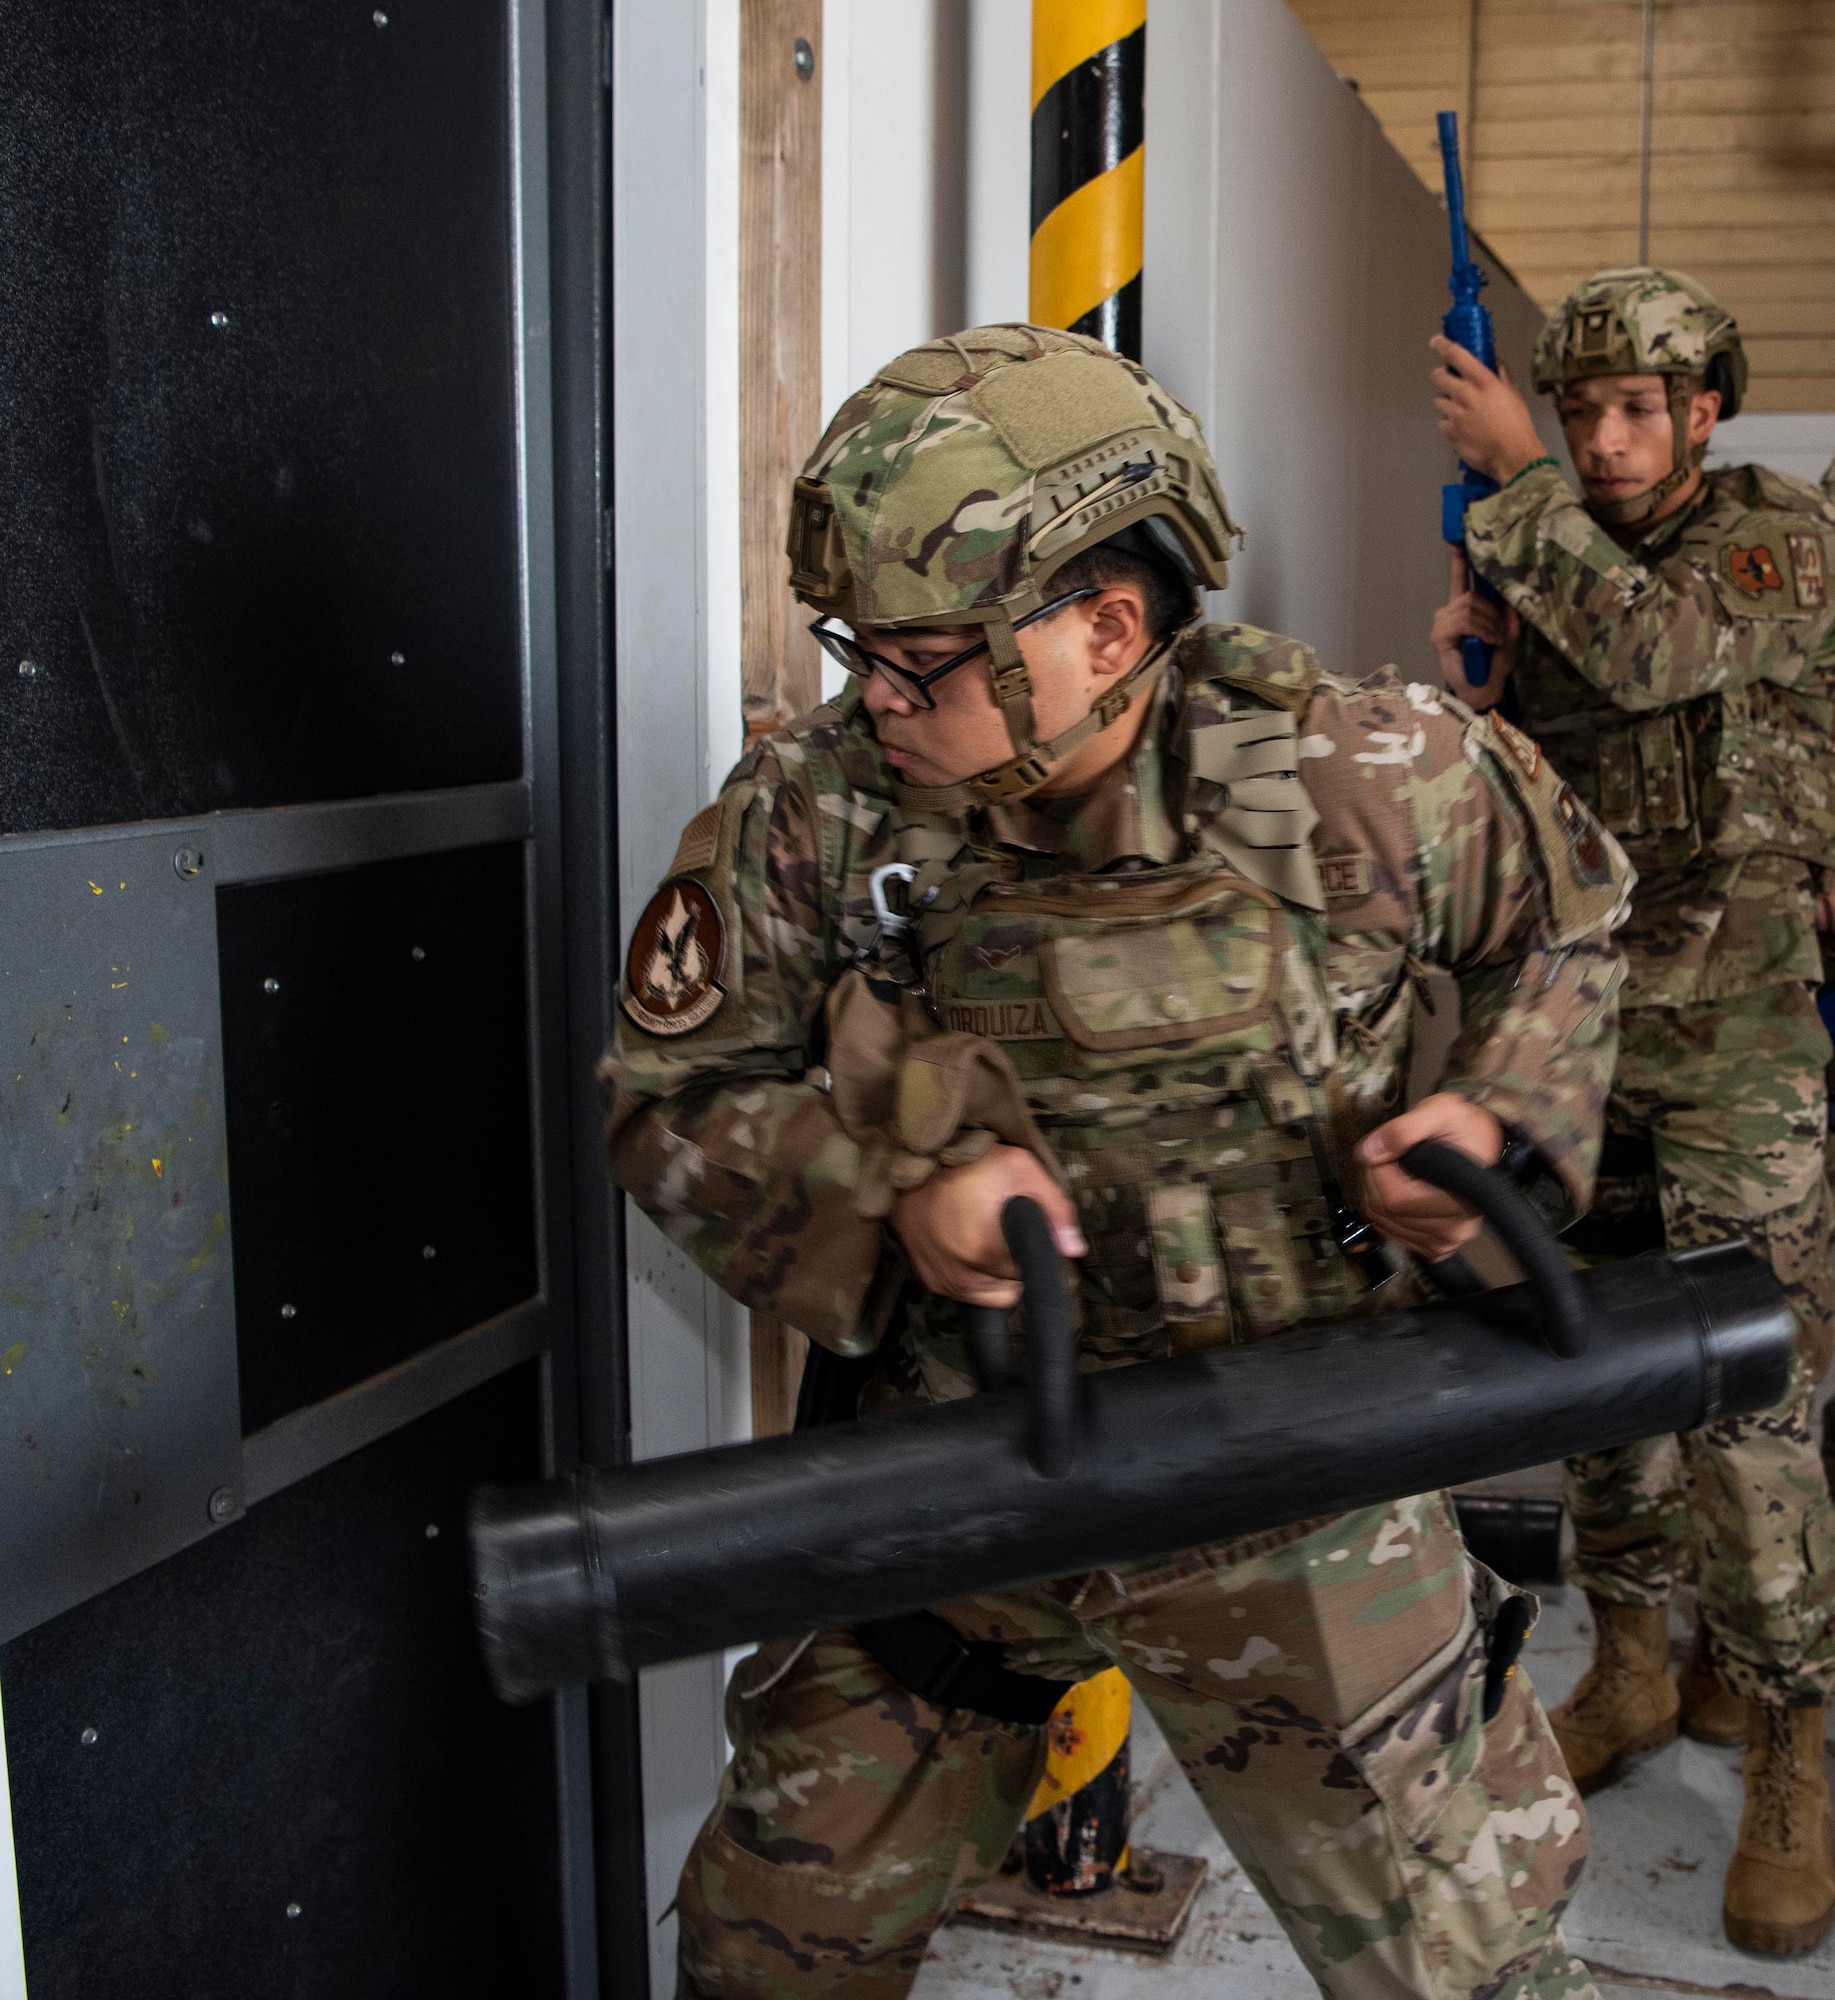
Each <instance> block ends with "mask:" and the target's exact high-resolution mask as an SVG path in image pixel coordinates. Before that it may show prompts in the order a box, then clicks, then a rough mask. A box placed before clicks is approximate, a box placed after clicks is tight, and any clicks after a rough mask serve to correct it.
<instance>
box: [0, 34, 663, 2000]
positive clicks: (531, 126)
mask: <svg viewBox="0 0 1835 2000" xmlns="http://www.w3.org/2000/svg"><path fill="white" fill-rule="evenodd" d="M600 36H601V22H600V18H599V10H598V8H597V7H596V6H594V5H584V6H583V5H580V4H577V0H546V4H544V0H385V4H384V5H383V6H379V7H374V8H372V7H369V6H357V5H347V4H328V0H263V4H262V5H260V6H258V7H249V6H247V5H245V4H239V0H162V4H161V5H159V6H156V7H146V6H136V5H132V4H128V0H62V4H60V5H58V6H56V7H46V6H43V5H40V4H37V0H0V325H4V327H5V329H6V332H5V336H4V338H3V339H0V1054H4V1055H5V1056H6V1058H7V1059H8V1060H7V1064H6V1070H5V1072H4V1074H3V1075H0V1083H3V1084H4V1086H5V1089H6V1093H7V1095H6V1110H5V1121H4V1128H3V1134H0V1136H3V1138H4V1147H5V1152H4V1166H3V1169H0V1521H3V1522H4V1524H5V1525H4V1532H0V1641H3V1642H4V1643H3V1644H0V1693H3V1697H4V1704H5V1720H6V1749H7V1763H8V1770H9V1777H10V1787H11V1798H12V1811H13V1821H14V1836H15V1843H16V1849H17V1856H18V1869H19V1885H20V1902H21V1912H22V1922H23V1929H24V1937H25V1949H26V1972H27V1979H28V1984H29V1988H30V1991H31V1994H32V1996H33V2000H61V1996H65V1995H69V1996H78V1995H81V1996H82V2000H111V1996H116V1995H119V1996H120V1997H121V2000H163V1996H165V1995H172V1996H174V1997H175V2000H177V1996H181V1995H182V1996H184V2000H216V1996H222V2000H262V1996H266V1995H270V1994H272V1995H276V1996H279V1995H285V1996H289V2000H292V1996H317V1995H321V1994H323V1995H326V1996H330V1995H333V1994H335V1995H338V1996H340V2000H364V1997H365V1996H371V1995H374V1996H376V2000H384V1996H389V2000H394V1996H400V1995H406V1994H412V1993H419V1992H429V1993H432V1992H438V1993H440V1994H442V1995H454V1996H459V1995H468V1994H476V1995H479V1996H484V1995H492V1996H496V1995H501V1994H505V1993H511V1992H514V1993H516V1994H518V1995H529V1996H543V1995H549V1994H554V1995H561V1994H567V1995H569V1996H581V1995H585V1994H588V1993H591V1992H595V1991H598V1990H600V1987H601V1968H602V1969H603V1983H604V1987H605V1990H610V1988H611V1986H612V1984H613V1983H614V1976H615V1975H617V1977H616V1983H617V1985H618V1989H619V1990H620V1992H621V1993H628V1992H630V1991H632V1990H633V1983H634V1981H633V1974H634V1972H635V1968H636V1967H638V1966H640V1965H641V1952H640V1951H635V1952H634V1951H633V1950H632V1949H631V1939H632V1938H633V1936H634V1934H635V1932H636V1929H637V1926H638V1923H639V1922H640V1919H637V1918H636V1917H635V1916H634V1914H633V1913H634V1909H635V1899H636V1898H637V1897H638V1895H639V1890H638V1886H637V1885H638V1882H639V1881H640V1879H641V1871H640V1870H635V1871H634V1869H633V1865H632V1864H633V1860H634V1857H635V1855H636V1852H637V1842H638V1840H639V1838H640V1836H639V1834H638V1833H637V1827H638V1825H639V1823H640V1815H639V1812H638V1809H637V1802H636V1791H635V1777H634V1768H635V1767H634V1757H633V1755H632V1752H631V1718H630V1714H629V1712H628V1706H627V1705H626V1704H624V1703H621V1702H620V1701H618V1700H616V1699H615V1698H613V1697H610V1696H606V1697H602V1698H600V1699H599V1700H598V1702H597V1704H596V1706H595V1707H594V1708H593V1710H592V1711H591V1712H590V1713H589V1709H588V1705H587V1703H586V1702H585V1700H584V1699H583V1698H579V1697H574V1698H569V1699H566V1700H563V1701H562V1702H560V1703H558V1704H556V1705H555V1706H554V1708H553V1709H552V1710H550V1709H542V1710H532V1711H527V1712H519V1713H511V1712H509V1711H505V1710H503V1709H501V1708H499V1707H497V1706H496V1705H495V1704H493V1703H492V1702H491V1701H490V1699H489V1698H488V1695H487V1694H486V1692H485V1690H484V1688H483V1685H482V1683H481V1680H480V1677H479V1674H478V1671H477V1666H476V1662H475V1657H474V1652H473V1648H472V1644H471V1638H470V1620H469V1601H468V1593H467V1584H466V1577H465V1567H464V1552H463V1534H462V1528H463V1506H464V1496H465V1493H466V1491H467V1489H468V1488H469V1487H470V1486H471V1485H472V1484H474V1483H476V1482H478V1481H479V1480H483V1479H493V1480H494V1479H516V1478H523V1477H533V1476H536V1475H537V1474H539V1473H540V1472H542V1471H543V1470H545V1469H548V1468H550V1467H553V1466H555V1465H557V1464H560V1465H564V1464H566V1463H569V1462H571V1461H572V1460H573V1459H574V1458H575V1457H576V1456H577V1455H579V1453H580V1452H581V1450H582V1449H583V1448H584V1449H587V1450H590V1451H591V1452H592V1453H593V1454H594V1455H595V1456H597V1457H600V1458H602V1459H610V1458H613V1457H616V1456H618V1455H620V1453H621V1451H622V1437H623V1431H624V1417H623V1408H624V1404H623V1393H622V1363H621V1358H620V1349H621V1339H622V1333H621V1327H620V1325H619V1323H618V1313H617V1287H616V1286H615V1285H614V1283H613V1277H614V1272H615V1269H616V1261H617V1251H618V1245H617V1242H616V1239H615V1227H614V1221H615V1218H614V1211H613V1207H612V1204H611V1202H610V1200H609V1199H608V1197H607V1195H606V1193H605V1190H604V1187H603V1183H602V1180H601V1178H600V1176H599V1173H598V1169H597V1157H596V1154H597V1148H596V1137H595V1131H596V1116H595V1112H594V1106H593V1102H592V1092H591V1083H590V1067H591V1061H592V1057H593V1054H594V1053H595V1052H596V1048H597V1046H598V1044H599V1041H600V1040H601V1038H602V1034H603V1028H604V1016H605V1006H606V996H607V993H608V990H609V983H610V981H609V951H610V945H609V943H608V940H609V939H610V938H611V937H613V936H615V929H614V928H613V911H612V909H611V897H610V893H609V885H610V882H611V881H612V879H614V878H613V877H612V875H611V869H610V863H611V853H610V842H611V822H610V814H609V810H608V796H607V794H608V784H609V780H608V776H607V773H608V770H609V749H610V745H609V741H608V736H609V725H608V720H607V718H608V715H609V703H608V701H607V691H606V680H607V675H606V668H605V648H604V638H603V634H604V604H603V596H604V579H603V575H602V566H601V562H600V559H599V553H598V552H599V548H600V545H601V539H602V535H601V511H600V509H601V500H600V490H601V486H602V478H601V460H602V439H601V419H600V411H601V408H602V402H603V397H602V391H601V385H602V382H603V377H604V357H603V354H602V352H601V342H600V327H601V325H602V323H603V314H602V311H601V303H600V293H601V290H602V285H603V269H604V254H603V250H604V246H603V243H602V241H601V233H602V229H603V199H602V191H601V189H600V186H599V181H600V175H601V173H602V162H603V158H604V133H603V129H602V128H603V121H604V96H603V91H602V88H601V79H600V61H599V48H600ZM551 330H552V331H551ZM595 1786H596V1788H597V1793H598V1797H597V1812H598V1816H599V1819H600V1821H601V1826H602V1831H601V1837H600V1839H599V1841H598V1843H597V1867H596V1868H595V1842H594V1837H593V1819H594V1812H595V1800H594V1791H595ZM595 1875H597V1877H598V1883H597V1888H598V1891H599V1893H598V1895H597V1896H596V1893H595ZM596 1901H597V1902H598V1903H599V1904H600V1905H601V1906H602V1909H601V1912H600V1913H599V1914H598V1915H596V1912H595V1903H596ZM601 1921H602V1922H603V1927H604V1929H605V1944H606V1947H607V1949H606V1950H605V1951H604V1952H603V1953H602V1952H601V1950H600V1939H599V1936H598V1929H599V1926H600V1923H601Z"/></svg>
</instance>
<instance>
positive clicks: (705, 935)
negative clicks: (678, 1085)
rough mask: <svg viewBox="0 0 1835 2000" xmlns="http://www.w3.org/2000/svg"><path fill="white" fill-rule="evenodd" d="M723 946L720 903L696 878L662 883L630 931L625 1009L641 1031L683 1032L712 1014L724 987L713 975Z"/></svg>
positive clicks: (723, 929) (720, 960)
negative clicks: (633, 928)
mask: <svg viewBox="0 0 1835 2000" xmlns="http://www.w3.org/2000/svg"><path fill="white" fill-rule="evenodd" d="M725 951H726V926H725V924H723V923H722V922H721V920H720V906H719V905H718V904H717V903H716V902H715V901H714V899H713V897H712V896H710V895H709V894H708V893H707V891H706V890H705V889H704V888H702V886H701V885H700V883H699V882H695V881H691V880H682V881H675V882H665V883H664V884H663V886H662V887H661V888H660V889H659V890H657V892H656V894H655V895H654V896H652V897H651V898H650V901H649V903H648V904H647V905H646V907H645V909H644V913H643V915H642V916H641V917H639V918H638V919H637V928H636V930H634V931H633V932H632V933H631V949H630V952H629V953H628V955H627V956H626V958H625V962H624V994H623V997H622V1001H621V1005H622V1006H623V1008H624V1011H625V1013H626V1014H627V1015H628V1016H629V1017H630V1019H631V1020H632V1021H633V1022H635V1024H636V1025H637V1026H638V1027H640V1028H641V1029H642V1030H643V1031H644V1033H645V1034H646V1035H686V1034H690V1033H692V1032H693V1030H694V1029H696V1028H698V1027H700V1026H701V1024H702V1023H703V1022H705V1021H709V1020H711V1019H712V1018H713V1016H714V1014H715V1012H716V1010H717V1009H718V1008H719V1005H720V1003H721V1001H722V1000H724V999H725V998H726V988H725V987H724V986H722V985H721V984H720V982H719V980H718V979H717V978H716V977H715V974H716V973H718V972H719V970H720V967H721V962H722V960H723V959H724V957H725Z"/></svg>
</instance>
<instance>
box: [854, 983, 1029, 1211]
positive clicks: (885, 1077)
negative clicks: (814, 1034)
mask: <svg viewBox="0 0 1835 2000" xmlns="http://www.w3.org/2000/svg"><path fill="white" fill-rule="evenodd" d="M827 1011H828V1074H829V1079H830V1088H831V1090H832V1092H833V1096H834V1104H835V1115H836V1117H837V1118H839V1120H840V1121H841V1128H842V1130H843V1131H844V1132H846V1133H847V1135H848V1137H849V1138H850V1139H852V1140H853V1141H854V1142H855V1143H856V1144H857V1145H858V1146H859V1147H860V1151H861V1169H860V1185H859V1188H858V1190H857V1192H856V1194H855V1197H854V1206H855V1209H856V1210H857V1212H858V1213H859V1214H861V1215H864V1216H871V1217H884V1216H887V1215H889V1214H890V1213H891V1212H892V1203H893V1200H894V1198H895V1197H896V1196H897V1195H899V1194H902V1193H904V1192H905V1191H906V1190H908V1189H910V1188H914V1187H922V1186H923V1184H924V1183H925V1182H926V1181H927V1180H929V1178H930V1177H931V1175H932V1174H934V1173H935V1172H936V1170H937V1169H938V1167H957V1166H966V1165H967V1164H968V1162H969V1161H971V1160H978V1159H980V1158H981V1156H982V1154H984V1153H985V1152H987V1151H988V1150H989V1149H990V1148H991V1147H993V1146H996V1145H1007V1146H1023V1147H1025V1149H1026V1150H1027V1151H1028V1152H1029V1153H1031V1154H1033V1155H1034V1156H1035V1157H1036V1158H1037V1159H1038V1160H1039V1162H1040V1163H1041V1165H1043V1167H1044V1168H1045V1170H1046V1172H1047V1173H1049V1174H1050V1175H1051V1177H1052V1179H1053V1180H1054V1181H1056V1182H1057V1183H1058V1185H1059V1186H1060V1187H1061V1186H1063V1184H1064V1176H1063V1173H1062V1171H1061V1170H1060V1168H1059V1166H1058V1163H1057V1161H1056V1160H1055V1159H1054V1158H1053V1157H1052V1153H1051V1148H1050V1147H1049V1146H1047V1145H1046V1143H1045V1138H1044V1135H1043V1134H1042V1133H1041V1132H1040V1130H1039V1128H1038V1124H1037V1122H1036V1120H1035V1119H1034V1118H1033V1116H1032V1112H1031V1109H1030V1107H1029V1106H1028V1105H1027V1103H1026V1093H1025V1090H1024V1088H1023V1086H1022V1085H1021V1083H1020V1080H1019V1076H1018V1073H1017V1072H1016V1071H1015V1069H1014V1067H1013V1063H1012V1060H1011V1059H1010V1058H1009V1056H1008V1055H1007V1052H1006V1050H1005V1049H1003V1048H1002V1047H1001V1046H1000V1044H999V1043H998V1042H991V1041H989V1040H988V1039H987V1038H986V1037H985V1036H983V1035H964V1034H958V1033H952V1032H951V1031H949V1030H947V1029H943V1028H939V1027H938V1026H937V1025H936V1023H935V1022H934V1021H932V1020H931V1018H930V1016H929V1015H928V1014H927V1013H925V1011H924V1008H923V1004H922V1002H921V1001H919V999H918V998H917V996H916V995H915V994H912V993H906V994H903V995H901V997H900V999H899V1001H898V1003H897V1004H894V1003H893V1002H891V1001H888V1000H881V999H880V998H879V997H878V996H877V995H876V994H875V993H874V991H873V989H872V987H871V986H870V985H869V984H868V983H867V980H866V977H865V975H864V974H863V973H861V972H860V971H859V970H858V969H855V970H851V971H848V972H846V973H843V974H842V976H841V978H840V979H839V980H837V981H836V982H835V985H834V986H833V987H832V988H831V989H830V992H829V995H828V1002H827Z"/></svg>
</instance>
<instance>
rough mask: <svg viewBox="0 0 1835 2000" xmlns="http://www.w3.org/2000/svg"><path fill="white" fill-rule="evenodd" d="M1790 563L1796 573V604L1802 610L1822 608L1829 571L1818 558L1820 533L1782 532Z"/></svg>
mask: <svg viewBox="0 0 1835 2000" xmlns="http://www.w3.org/2000/svg"><path fill="white" fill-rule="evenodd" d="M1784 540H1785V544H1786V546H1787V547H1788V548H1789V550H1790V566H1791V568H1792V569H1793V570H1794V571H1795V572H1796V576H1797V604H1798V606H1799V608H1800V609H1802V610H1804V611H1826V610H1827V609H1828V606H1829V572H1828V566H1827V565H1826V564H1825V563H1824V562H1823V560H1822V537H1821V536H1820V535H1786V536H1785V537H1784Z"/></svg>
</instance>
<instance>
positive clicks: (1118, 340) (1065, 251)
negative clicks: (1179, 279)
mask: <svg viewBox="0 0 1835 2000" xmlns="http://www.w3.org/2000/svg"><path fill="white" fill-rule="evenodd" d="M1146 81H1147V0H1032V272H1031V303H1030V307H1029V311H1030V313H1031V317H1032V321H1033V324H1034V325H1035V326H1063V327H1068V328H1069V329H1070V330H1071V332H1073V333H1084V334H1088V335H1090V336H1091V337H1092V338H1093V339H1096V340H1100V341H1102V342H1104V343H1105V344H1106V345H1107V346H1109V347H1113V348H1118V349H1119V350H1120V351H1121V352H1122V353H1123V354H1128V355H1132V356H1133V357H1134V359H1135V360H1137V361H1138V360H1139V359H1140V351H1141V190H1142V167H1143V163H1144V160H1145V153H1144V150H1143V147H1142V138H1143V136H1144V132H1145V125H1146V111H1145V105H1146Z"/></svg>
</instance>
